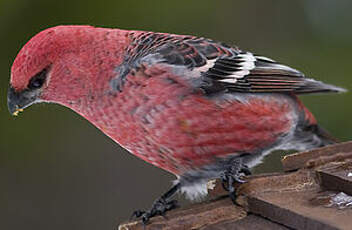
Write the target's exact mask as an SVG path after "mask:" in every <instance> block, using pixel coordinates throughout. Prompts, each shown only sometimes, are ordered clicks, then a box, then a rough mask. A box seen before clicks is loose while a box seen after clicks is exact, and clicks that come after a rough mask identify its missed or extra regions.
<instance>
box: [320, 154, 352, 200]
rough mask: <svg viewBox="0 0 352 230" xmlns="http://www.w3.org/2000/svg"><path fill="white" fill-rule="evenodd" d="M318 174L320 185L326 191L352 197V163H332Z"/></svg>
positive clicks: (322, 168)
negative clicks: (342, 193)
mask: <svg viewBox="0 0 352 230" xmlns="http://www.w3.org/2000/svg"><path fill="white" fill-rule="evenodd" d="M316 172H317V177H318V179H319V183H320V185H321V186H322V187H324V188H325V189H327V190H334V191H339V192H344V193H347V194H349V195H352V161H348V162H341V163H336V162H334V163H330V164H328V165H325V166H323V167H321V168H319V169H317V170H316Z"/></svg>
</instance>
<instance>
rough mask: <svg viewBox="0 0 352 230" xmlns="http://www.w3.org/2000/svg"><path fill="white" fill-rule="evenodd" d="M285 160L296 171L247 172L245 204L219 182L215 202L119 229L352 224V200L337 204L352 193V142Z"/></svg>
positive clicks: (311, 228)
mask: <svg viewBox="0 0 352 230" xmlns="http://www.w3.org/2000/svg"><path fill="white" fill-rule="evenodd" d="M282 163H283V166H284V168H285V170H287V171H290V172H286V173H271V174H262V175H253V176H250V177H247V178H246V181H247V183H245V184H243V185H241V186H240V187H239V188H238V189H237V193H238V199H237V203H238V204H239V206H238V205H233V204H232V202H231V201H230V199H229V198H228V197H227V196H226V192H225V191H224V190H223V189H222V186H221V185H220V184H219V183H217V185H216V186H215V188H214V189H213V190H210V191H209V193H210V197H211V199H212V200H211V201H207V202H203V203H200V204H193V205H190V206H189V207H187V208H180V209H176V210H173V211H170V212H168V213H167V214H166V218H164V217H155V218H152V219H151V221H150V223H149V224H148V225H147V226H143V225H142V224H141V223H140V221H134V222H129V223H125V224H122V225H120V226H119V229H121V230H127V229H128V230H135V229H169V230H176V229H202V230H210V229H218V230H220V229H235V230H246V229H264V230H265V229H279V230H281V229H282V230H286V229H307V230H315V229H317V230H325V229H326V230H330V229H352V227H351V226H352V203H351V207H349V206H348V207H347V208H346V207H344V208H343V209H342V208H340V207H339V206H338V205H332V203H331V202H332V198H333V197H334V196H335V195H336V194H337V193H338V192H344V193H347V194H350V195H352V180H351V179H352V142H346V143H341V144H336V145H332V146H329V147H324V148H320V149H315V150H312V151H308V152H304V153H299V154H293V155H292V156H287V157H285V159H283V161H282ZM293 170H295V171H293ZM351 199H352V198H351Z"/></svg>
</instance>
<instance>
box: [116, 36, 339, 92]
mask: <svg viewBox="0 0 352 230" xmlns="http://www.w3.org/2000/svg"><path fill="white" fill-rule="evenodd" d="M129 39H130V45H129V46H128V48H127V49H126V57H125V61H124V62H123V64H122V65H121V66H120V67H119V68H118V70H119V71H120V78H119V83H120V84H119V87H121V85H122V84H123V81H124V77H126V76H127V75H128V73H129V72H130V71H131V70H133V69H138V68H139V67H140V66H141V65H142V64H143V63H144V64H145V63H147V64H149V65H153V64H156V63H157V64H160V63H165V64H167V65H173V66H182V67H185V68H187V69H188V70H190V71H192V73H198V75H197V76H198V79H197V80H198V81H196V82H197V84H194V85H193V86H194V87H199V88H201V89H203V90H204V92H205V93H206V94H212V93H217V92H222V91H227V92H245V93H270V92H277V93H282V92H293V93H295V94H303V93H318V92H340V91H343V89H341V88H338V87H335V86H332V85H328V84H324V83H322V82H319V81H315V80H313V79H310V78H306V77H305V76H304V75H303V74H302V73H301V72H299V71H298V70H296V69H293V68H291V67H288V66H286V65H283V64H280V63H278V62H276V61H274V60H272V59H270V58H267V57H263V56H259V55H255V54H252V53H250V52H244V51H241V50H240V49H238V48H234V47H229V46H227V45H225V44H223V43H219V42H215V41H213V40H210V39H205V38H197V37H193V36H182V35H170V34H163V33H153V32H137V33H136V32H132V33H130V34H129ZM117 85H118V84H117ZM119 87H117V88H119Z"/></svg>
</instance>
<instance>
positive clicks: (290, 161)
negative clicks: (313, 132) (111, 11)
mask: <svg viewBox="0 0 352 230" xmlns="http://www.w3.org/2000/svg"><path fill="white" fill-rule="evenodd" d="M348 152H351V153H352V141H349V142H344V143H338V144H334V145H328V146H325V147H322V148H317V149H313V150H310V151H306V152H299V153H295V154H290V155H287V156H285V157H284V158H283V159H282V160H281V163H282V166H283V169H284V171H286V172H287V171H293V170H297V169H300V168H304V167H306V166H307V165H306V164H307V163H308V162H309V161H311V160H313V161H314V160H315V161H316V160H318V161H319V158H321V157H327V158H329V157H331V156H332V155H334V154H338V153H348ZM321 160H322V161H323V162H320V164H324V163H326V162H329V161H333V160H332V159H326V160H324V159H321ZM317 163H318V162H317ZM312 166H314V165H312Z"/></svg>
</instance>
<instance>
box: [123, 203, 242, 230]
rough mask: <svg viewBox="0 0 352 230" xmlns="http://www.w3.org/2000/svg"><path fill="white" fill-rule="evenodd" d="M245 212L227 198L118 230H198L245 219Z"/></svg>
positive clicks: (135, 223)
mask: <svg viewBox="0 0 352 230" xmlns="http://www.w3.org/2000/svg"><path fill="white" fill-rule="evenodd" d="M246 215H247V213H246V211H245V210H244V209H243V208H241V207H239V206H237V205H234V204H233V203H232V201H231V200H230V199H228V198H226V199H224V198H223V199H219V200H215V201H210V202H204V203H201V204H194V205H191V206H190V207H188V208H185V209H176V210H173V211H170V212H168V213H167V214H166V216H165V218H164V217H160V216H159V217H154V218H152V219H151V220H150V223H148V225H146V226H143V225H142V224H141V222H140V221H134V222H130V223H125V224H121V225H120V226H119V228H118V229H119V230H144V229H146V230H148V229H150V230H156V229H166V230H167V229H172V230H181V229H182V230H183V229H200V228H203V227H206V226H209V225H215V224H217V223H222V222H224V221H230V220H231V221H235V220H239V219H242V218H244V217H246Z"/></svg>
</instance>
